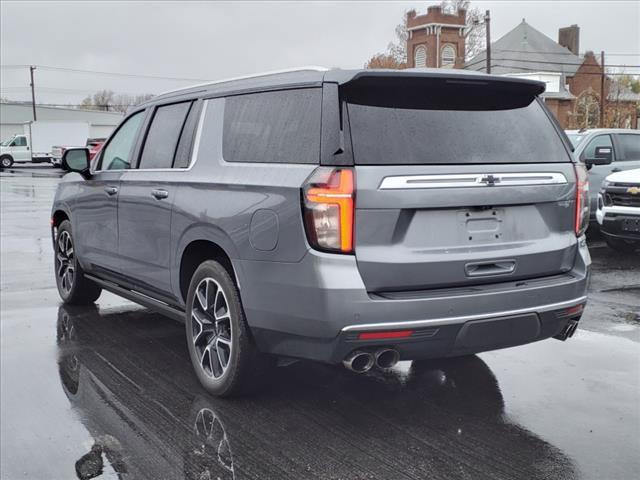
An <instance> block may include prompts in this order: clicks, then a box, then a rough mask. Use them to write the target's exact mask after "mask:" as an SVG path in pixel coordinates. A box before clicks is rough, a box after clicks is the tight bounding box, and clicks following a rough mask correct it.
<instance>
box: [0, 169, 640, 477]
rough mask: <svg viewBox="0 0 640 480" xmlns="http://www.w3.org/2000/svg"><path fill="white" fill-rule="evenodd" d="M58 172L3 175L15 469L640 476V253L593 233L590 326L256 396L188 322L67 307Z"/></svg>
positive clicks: (284, 373)
mask: <svg viewBox="0 0 640 480" xmlns="http://www.w3.org/2000/svg"><path fill="white" fill-rule="evenodd" d="M58 178H59V177H58V172H55V171H53V169H51V168H50V167H44V166H43V167H38V168H29V167H26V168H14V169H12V170H9V171H6V172H3V173H2V174H1V176H0V190H1V195H2V197H1V200H2V210H1V222H2V223H1V235H2V237H1V241H2V249H1V250H2V256H1V265H2V275H1V292H2V298H1V312H2V315H1V317H2V318H1V328H2V336H1V375H0V376H1V393H2V395H1V421H2V438H1V443H2V446H3V448H2V458H1V459H0V460H1V475H0V476H1V477H2V478H3V479H16V478H28V479H72V478H83V479H84V478H87V479H88V478H94V477H96V476H98V475H100V474H102V475H103V476H104V477H105V478H136V479H137V478H148V479H164V478H167V479H173V478H190V479H208V478H212V479H213V478H236V479H244V478H255V479H268V478H274V479H300V478H318V479H325V478H326V479H371V478H384V479H396V478H397V479H426V478H428V479H451V478H465V479H479V478H496V479H514V478H526V479H532V478H540V479H565V478H567V479H571V478H585V479H598V480H600V479H632V478H637V475H638V472H639V471H640V456H639V455H638V452H639V451H640V348H639V343H640V255H639V254H638V253H637V252H636V253H635V254H626V255H623V254H619V253H616V252H614V251H612V250H610V249H609V248H608V247H607V246H606V245H605V244H604V242H603V241H602V240H600V239H598V238H597V236H595V235H594V236H592V237H591V238H590V251H591V255H592V259H593V271H592V282H591V291H590V296H589V303H588V306H587V308H586V311H585V314H584V316H583V318H582V320H581V322H580V326H579V329H578V331H577V333H576V335H575V336H574V337H573V338H572V339H570V340H568V341H567V342H560V341H556V340H546V341H543V342H539V343H535V344H530V345H526V346H522V347H516V348H511V349H507V350H502V351H495V352H488V353H483V354H480V355H477V356H472V357H465V358H461V359H447V360H437V361H436V360H434V361H430V362H423V363H420V364H412V363H411V362H401V363H400V364H399V365H398V366H397V367H396V368H394V370H393V371H391V372H386V373H381V372H379V371H371V372H370V373H368V374H365V375H357V374H354V373H351V372H348V371H346V370H345V369H343V368H339V367H332V366H326V365H320V364H313V363H307V362H299V363H295V364H293V365H290V366H287V367H281V368H278V369H277V370H276V371H275V372H274V373H273V374H272V375H271V377H270V378H269V379H268V381H267V386H266V388H265V389H264V390H263V391H261V392H260V393H259V394H257V395H254V396H253V397H250V398H243V399H235V400H220V399H216V398H213V397H210V396H208V395H207V394H206V393H205V392H204V390H203V389H202V388H201V387H200V385H199V383H198V381H197V379H196V377H195V375H194V374H193V370H192V367H191V364H190V362H189V357H188V353H187V349H186V344H185V340H184V327H183V326H182V325H181V324H179V323H176V322H174V321H172V320H169V319H166V318H163V317H162V316H160V315H158V314H155V313H153V312H150V311H149V310H146V309H143V308H142V307H139V306H136V305H134V304H132V303H129V302H127V301H125V300H122V299H120V298H118V297H116V296H114V295H111V294H109V293H106V292H105V293H103V294H102V296H101V298H100V299H99V302H98V303H99V304H98V305H97V306H96V307H92V308H67V307H63V306H61V304H60V300H59V297H58V294H57V291H56V288H55V281H54V277H53V266H52V265H53V256H52V249H51V239H50V230H49V216H50V207H51V202H52V198H53V195H54V192H55V188H56V184H57V182H58Z"/></svg>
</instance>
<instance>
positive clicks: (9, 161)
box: [0, 155, 13, 168]
mask: <svg viewBox="0 0 640 480" xmlns="http://www.w3.org/2000/svg"><path fill="white" fill-rule="evenodd" d="M11 165H13V158H12V157H11V156H10V155H5V156H3V157H2V158H0V166H2V168H11Z"/></svg>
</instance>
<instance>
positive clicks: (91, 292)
mask: <svg viewBox="0 0 640 480" xmlns="http://www.w3.org/2000/svg"><path fill="white" fill-rule="evenodd" d="M65 231H66V232H69V235H70V236H71V243H72V244H73V249H74V252H75V254H74V255H73V267H74V269H75V273H74V275H73V285H72V286H71V290H69V293H66V292H65V291H64V290H63V289H62V288H61V286H60V278H59V277H58V265H57V261H58V260H57V256H58V238H59V237H60V234H61V233H62V232H65ZM51 238H52V239H53V255H54V259H53V270H54V272H53V273H54V275H55V277H56V287H57V288H58V294H59V295H60V298H62V301H63V302H64V303H65V304H69V305H89V304H92V303H93V302H95V301H96V300H97V299H98V297H100V294H101V292H102V289H101V288H100V286H99V285H97V284H96V283H94V282H93V281H91V280H89V279H88V278H86V277H85V276H84V270H83V269H82V267H81V266H80V262H79V261H78V254H77V248H76V243H75V238H74V237H73V230H72V228H71V222H70V221H69V220H64V221H62V222H61V223H60V225H59V226H58V227H57V229H55V230H54V231H53V232H52V235H51Z"/></svg>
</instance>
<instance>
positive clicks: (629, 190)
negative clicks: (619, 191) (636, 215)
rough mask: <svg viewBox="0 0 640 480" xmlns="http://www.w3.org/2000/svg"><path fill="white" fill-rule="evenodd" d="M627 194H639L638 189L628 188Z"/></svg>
mask: <svg viewBox="0 0 640 480" xmlns="http://www.w3.org/2000/svg"><path fill="white" fill-rule="evenodd" d="M627 193H630V194H631V195H638V194H639V193H640V187H629V188H627Z"/></svg>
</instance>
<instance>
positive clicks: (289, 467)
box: [57, 306, 576, 480]
mask: <svg viewBox="0 0 640 480" xmlns="http://www.w3.org/2000/svg"><path fill="white" fill-rule="evenodd" d="M57 339H58V348H59V355H58V364H59V372H60V380H61V384H62V388H63V390H64V391H65V394H66V395H67V397H68V398H69V400H70V402H71V404H72V406H73V408H74V409H75V410H76V411H77V413H78V416H79V418H80V421H81V422H82V423H83V424H84V425H85V427H86V428H87V430H88V431H89V432H90V434H91V436H92V438H93V439H94V444H93V445H92V446H91V447H90V449H88V450H87V453H86V454H85V455H84V456H83V457H82V458H80V459H78V460H77V462H76V473H77V476H78V478H81V479H83V480H84V479H89V478H95V477H99V476H100V475H105V476H106V475H107V474H110V475H113V476H116V477H117V478H149V479H164V478H167V479H168V478H187V479H209V478H210V479H218V478H219V479H231V478H236V479H239V478H263V479H264V478H277V479H281V478H291V479H301V478H385V479H389V478H487V477H488V478H573V477H575V476H576V471H575V468H574V466H573V464H572V463H571V461H570V460H569V459H568V458H567V457H566V456H565V455H564V454H563V452H561V451H559V450H558V449H557V448H555V447H553V446H552V445H549V444H548V443H547V442H545V441H543V440H542V439H540V438H538V437H536V436H535V435H533V434H532V433H531V432H529V431H527V430H526V429H524V428H522V427H520V426H518V425H515V424H513V423H511V422H510V421H509V420H508V419H507V418H506V417H505V415H504V400H503V397H502V394H501V392H500V388H499V385H498V383H497V381H496V378H495V376H494V375H493V373H492V372H491V370H490V369H489V368H488V366H487V365H486V364H485V363H484V362H483V361H482V360H481V359H480V358H479V357H477V356H471V357H463V358H454V359H446V360H434V361H429V362H413V363H408V362H404V363H401V364H399V366H398V368H396V369H394V370H392V371H389V372H373V373H370V374H367V375H357V374H354V373H351V372H348V371H346V370H344V369H341V368H337V367H333V366H325V365H320V364H314V363H306V362H300V363H296V364H294V365H291V366H289V367H286V372H280V373H279V371H278V369H277V370H276V371H274V372H273V374H271V376H270V377H269V378H268V379H266V382H265V383H266V386H265V388H264V389H263V390H262V391H261V392H259V393H258V394H256V395H255V396H253V397H250V398H241V399H234V400H221V399H215V398H212V397H210V396H208V395H207V394H206V393H205V392H204V390H202V389H201V387H200V386H199V384H198V382H197V380H196V378H195V376H194V375H193V374H192V371H191V368H190V363H189V358H188V353H187V350H186V346H185V344H184V338H183V327H182V326H181V325H179V324H176V323H174V322H172V321H170V320H166V319H164V318H162V317H159V316H158V315H156V314H153V313H150V312H148V311H146V310H123V309H119V310H118V309H116V310H110V311H100V310H99V309H97V308H86V307H84V308H70V307H66V306H62V307H60V309H59V311H58V322H57Z"/></svg>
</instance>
